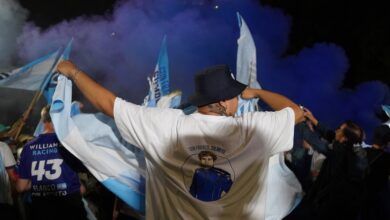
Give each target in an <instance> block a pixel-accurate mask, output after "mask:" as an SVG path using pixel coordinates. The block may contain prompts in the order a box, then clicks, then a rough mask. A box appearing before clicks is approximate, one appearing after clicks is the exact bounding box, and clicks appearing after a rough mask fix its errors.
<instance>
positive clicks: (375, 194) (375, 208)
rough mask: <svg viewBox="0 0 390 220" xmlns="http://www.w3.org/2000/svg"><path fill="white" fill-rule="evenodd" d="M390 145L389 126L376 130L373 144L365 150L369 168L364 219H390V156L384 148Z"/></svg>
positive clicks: (382, 126)
mask: <svg viewBox="0 0 390 220" xmlns="http://www.w3.org/2000/svg"><path fill="white" fill-rule="evenodd" d="M389 143H390V127H389V125H386V124H384V125H381V126H379V127H377V128H376V129H375V130H374V137H373V144H372V146H371V147H370V148H365V150H366V151H367V158H368V164H369V167H368V169H367V172H366V181H367V197H366V200H365V202H364V206H363V212H362V219H367V220H369V219H389V218H390V216H388V212H387V211H388V208H389V207H390V204H389V185H388V184H389V181H388V179H389V175H390V154H389V153H387V152H385V151H384V148H385V147H386V146H387V145H388V144H389Z"/></svg>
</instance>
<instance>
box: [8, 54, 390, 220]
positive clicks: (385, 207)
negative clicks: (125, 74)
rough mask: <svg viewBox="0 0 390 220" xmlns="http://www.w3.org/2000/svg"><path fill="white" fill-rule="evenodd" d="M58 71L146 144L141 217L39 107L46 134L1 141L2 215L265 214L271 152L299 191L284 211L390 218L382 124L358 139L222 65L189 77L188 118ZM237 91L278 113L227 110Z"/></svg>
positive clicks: (356, 130)
mask: <svg viewBox="0 0 390 220" xmlns="http://www.w3.org/2000/svg"><path fill="white" fill-rule="evenodd" d="M58 71H59V72H60V73H62V74H63V75H65V76H67V77H68V78H70V79H72V80H73V82H74V84H75V85H76V86H77V87H78V89H79V90H80V91H81V92H82V93H83V95H84V96H85V97H86V98H87V99H88V100H89V101H90V102H91V103H92V105H93V106H95V107H96V108H97V110H99V111H101V112H103V113H105V114H106V115H108V116H110V117H112V118H114V120H115V123H116V126H117V128H118V129H119V132H120V133H121V135H122V136H123V138H124V139H125V140H126V141H127V142H129V143H131V144H133V145H134V146H138V147H139V148H141V149H142V150H143V151H144V152H145V159H146V164H147V167H146V169H147V178H146V213H145V214H146V215H145V216H141V215H139V214H137V213H136V212H135V211H134V210H133V209H131V207H128V206H127V205H126V204H125V203H124V202H123V201H121V200H120V199H118V198H115V196H114V195H113V194H112V193H110V192H109V191H108V190H107V189H105V187H104V186H102V185H101V184H100V183H99V182H97V181H96V180H95V179H94V177H93V176H92V175H91V174H90V173H88V170H87V169H86V168H85V167H84V165H83V161H79V160H78V159H77V158H75V157H74V156H73V155H72V154H71V153H70V152H69V151H67V150H66V149H65V148H64V147H63V146H62V144H61V142H60V141H59V139H58V137H57V135H56V133H55V130H54V127H53V122H52V120H51V117H50V114H49V112H50V106H45V107H44V108H43V109H42V112H41V121H42V123H43V126H44V132H43V133H42V134H40V135H39V136H37V137H34V138H32V139H31V140H28V141H27V142H26V143H25V144H24V146H23V147H22V148H23V150H22V152H21V153H20V155H19V154H16V152H17V147H16V146H14V144H13V142H12V141H10V140H2V142H0V171H2V172H0V218H1V219H23V220H24V219H40V220H41V219H43V220H44V219H74V220H76V219H144V218H146V219H264V218H265V216H266V214H265V212H266V204H265V200H266V198H265V195H266V193H265V191H266V189H265V187H264V186H265V185H266V184H265V183H266V179H267V165H268V160H269V158H270V157H271V156H272V155H274V154H277V153H282V152H284V153H285V155H286V163H287V164H288V166H289V168H290V169H291V170H292V171H293V172H294V174H295V175H296V177H297V178H298V180H299V182H300V183H301V185H302V188H303V191H304V196H303V199H302V200H301V201H300V203H299V204H298V205H297V206H296V207H294V209H293V210H292V211H291V212H290V213H289V214H288V215H287V216H285V218H284V219H357V220H364V219H389V218H390V215H389V207H390V201H389V198H390V192H389V188H390V185H389V171H390V154H389V147H390V145H389V143H390V126H389V125H388V124H383V125H378V127H377V128H376V129H375V131H374V137H373V138H372V139H373V142H372V144H371V145H370V146H366V145H363V142H364V140H365V132H364V129H363V128H362V127H361V126H359V125H358V124H356V123H355V122H352V121H350V120H346V121H345V122H343V123H341V125H340V126H339V127H338V128H337V129H335V130H332V129H329V128H327V127H326V126H325V124H323V123H321V122H319V121H318V120H317V118H316V117H315V116H314V114H313V113H312V112H311V111H310V110H309V109H307V108H305V107H302V106H298V105H297V104H295V103H294V102H293V101H291V100H290V99H288V98H287V97H285V96H283V95H280V94H277V93H274V92H271V91H267V90H264V89H263V90H259V89H252V88H248V87H247V86H246V85H244V84H241V83H240V82H238V81H236V80H235V79H234V78H232V76H231V72H230V69H229V68H228V66H226V65H218V66H212V67H209V68H207V69H205V70H203V71H201V72H200V73H199V74H197V75H196V77H195V93H194V95H193V96H191V97H190V102H191V104H192V105H194V106H197V107H198V108H197V112H196V113H193V114H191V115H186V114H184V113H183V111H181V110H179V109H161V108H146V107H141V106H138V105H135V104H133V103H130V102H127V101H125V100H122V99H120V98H118V97H116V96H115V95H114V94H113V93H111V92H110V91H109V90H107V89H105V88H104V87H102V86H100V85H99V84H98V83H96V82H95V81H94V80H92V79H91V78H90V77H89V76H88V75H87V74H86V73H84V72H83V71H81V70H80V69H79V68H78V67H77V66H76V65H74V64H73V63H71V62H69V61H63V62H61V63H60V64H59V66H58ZM238 96H241V97H242V98H243V99H252V98H259V99H261V100H262V101H263V102H264V103H265V104H267V105H268V106H269V107H271V108H272V109H273V110H274V111H272V112H253V113H248V114H244V115H242V116H240V117H234V115H235V113H236V111H237V107H238ZM294 130H295V131H294ZM16 161H18V162H16ZM186 178H187V179H186Z"/></svg>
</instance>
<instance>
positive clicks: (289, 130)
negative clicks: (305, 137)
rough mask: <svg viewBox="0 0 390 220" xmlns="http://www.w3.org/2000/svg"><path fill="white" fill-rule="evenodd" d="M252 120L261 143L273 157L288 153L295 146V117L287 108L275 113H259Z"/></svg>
mask: <svg viewBox="0 0 390 220" xmlns="http://www.w3.org/2000/svg"><path fill="white" fill-rule="evenodd" d="M254 117H255V119H252V123H255V124H253V126H254V127H255V128H256V130H257V131H258V132H259V134H260V135H259V136H260V138H261V142H262V143H263V144H264V147H265V148H266V149H268V150H269V151H268V152H269V153H270V154H271V155H273V154H276V153H279V152H283V151H288V150H290V149H291V148H292V146H293V141H294V126H295V115H294V111H293V110H292V109H291V108H289V107H287V108H284V109H282V110H280V111H275V112H257V113H256V114H255V116H254Z"/></svg>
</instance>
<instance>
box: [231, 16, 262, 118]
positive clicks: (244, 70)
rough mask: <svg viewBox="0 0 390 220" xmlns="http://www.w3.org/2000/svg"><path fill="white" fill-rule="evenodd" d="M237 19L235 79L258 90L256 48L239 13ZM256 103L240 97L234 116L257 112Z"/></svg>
mask: <svg viewBox="0 0 390 220" xmlns="http://www.w3.org/2000/svg"><path fill="white" fill-rule="evenodd" d="M237 18H238V25H239V27H240V37H239V38H238V40H237V43H238V48H237V63H236V66H237V71H236V78H237V80H238V81H239V82H241V83H243V84H245V85H248V86H249V87H251V88H256V89H260V88H261V87H260V84H259V83H258V81H257V70H256V46H255V43H254V41H253V37H252V34H251V32H250V30H249V28H248V26H247V25H246V23H245V21H244V19H243V18H242V17H241V15H240V14H239V13H237ZM257 102H258V99H251V100H244V99H242V98H241V97H240V98H239V102H238V110H237V113H236V115H237V116H240V115H242V114H243V113H244V112H252V111H257V110H258V105H257Z"/></svg>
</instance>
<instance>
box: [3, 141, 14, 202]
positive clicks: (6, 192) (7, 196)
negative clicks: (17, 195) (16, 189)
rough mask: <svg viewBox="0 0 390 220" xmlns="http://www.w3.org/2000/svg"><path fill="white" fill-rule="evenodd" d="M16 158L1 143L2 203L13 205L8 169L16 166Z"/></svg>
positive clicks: (6, 146) (5, 145)
mask: <svg viewBox="0 0 390 220" xmlns="http://www.w3.org/2000/svg"><path fill="white" fill-rule="evenodd" d="M15 164H16V162H15V158H14V156H13V154H12V152H11V149H10V148H9V147H8V145H7V144H6V143H4V142H1V141H0V203H2V204H12V196H11V185H10V182H9V177H8V173H7V171H6V168H9V167H13V166H15Z"/></svg>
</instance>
